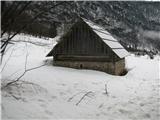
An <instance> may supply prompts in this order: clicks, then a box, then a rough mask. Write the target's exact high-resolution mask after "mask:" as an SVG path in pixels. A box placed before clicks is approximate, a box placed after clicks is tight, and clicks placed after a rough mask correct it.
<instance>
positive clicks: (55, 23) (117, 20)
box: [2, 1, 160, 51]
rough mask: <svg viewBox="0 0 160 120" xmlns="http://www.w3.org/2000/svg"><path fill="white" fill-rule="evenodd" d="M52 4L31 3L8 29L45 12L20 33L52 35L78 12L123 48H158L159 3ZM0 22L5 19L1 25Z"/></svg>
mask: <svg viewBox="0 0 160 120" xmlns="http://www.w3.org/2000/svg"><path fill="white" fill-rule="evenodd" d="M23 3H25V2H23ZM55 3H58V2H52V1H48V2H44V1H42V2H37V1H36V2H32V3H31V5H30V6H29V7H28V9H27V10H26V12H25V14H23V15H22V16H21V17H20V19H19V20H17V23H16V24H15V27H12V28H13V29H17V28H18V27H19V26H20V25H21V24H22V25H23V24H24V22H25V21H27V20H30V19H31V18H32V17H34V16H35V15H36V14H37V13H41V12H44V11H46V12H45V13H44V14H42V15H41V16H39V17H38V19H37V20H36V21H34V23H32V24H30V25H29V26H28V27H27V28H26V29H25V30H24V32H26V33H30V34H33V35H39V36H47V37H54V36H55V35H56V30H57V31H58V33H61V32H62V31H66V30H67V29H68V27H65V26H71V25H72V24H73V23H74V21H75V20H76V18H77V15H79V16H82V17H84V18H86V19H88V20H91V21H93V22H95V23H97V24H99V25H101V26H103V27H104V28H105V29H106V30H108V31H109V32H110V33H112V34H113V35H114V37H116V38H117V39H118V40H119V41H120V42H121V44H122V45H123V46H125V47H127V46H130V47H133V48H138V49H142V50H143V49H148V50H154V51H155V50H160V2H144V1H140V2H134V1H131V2H129V1H92V2H91V1H75V2H73V1H70V2H65V4H61V5H59V6H57V7H55V8H54V9H50V8H51V7H52V6H54V5H55ZM2 10H3V9H2ZM2 18H3V17H2ZM3 23H4V24H5V19H4V22H3V19H2V26H3Z"/></svg>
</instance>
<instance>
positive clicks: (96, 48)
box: [47, 18, 128, 75]
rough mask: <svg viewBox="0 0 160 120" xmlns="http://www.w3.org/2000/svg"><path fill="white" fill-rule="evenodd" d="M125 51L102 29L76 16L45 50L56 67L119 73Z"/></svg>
mask: <svg viewBox="0 0 160 120" xmlns="http://www.w3.org/2000/svg"><path fill="white" fill-rule="evenodd" d="M127 55H128V52H127V51H126V50H125V49H124V48H123V46H122V45H121V44H120V43H119V42H118V41H117V40H116V39H115V38H113V37H112V35H111V34H110V33H109V32H107V31H106V30H105V29H104V28H102V27H100V26H98V25H96V24H95V23H93V22H91V21H88V20H86V19H83V18H80V19H79V20H78V21H77V22H76V23H75V24H74V25H73V26H72V27H71V28H70V29H69V30H68V32H67V33H66V34H64V35H63V36H62V37H61V38H60V41H59V42H58V43H57V44H56V45H55V46H54V48H53V49H52V50H51V51H50V52H49V53H48V55H47V57H49V56H53V61H54V62H53V64H54V65H57V66H64V67H71V68H79V69H93V70H100V71H104V72H107V73H109V74H114V75H119V74H121V73H122V72H123V70H124V69H125V59H124V58H125V56H127Z"/></svg>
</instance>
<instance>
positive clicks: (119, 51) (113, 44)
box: [82, 18, 129, 58]
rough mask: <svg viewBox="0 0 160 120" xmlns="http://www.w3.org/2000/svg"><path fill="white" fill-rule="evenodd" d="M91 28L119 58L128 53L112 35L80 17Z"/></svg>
mask: <svg viewBox="0 0 160 120" xmlns="http://www.w3.org/2000/svg"><path fill="white" fill-rule="evenodd" d="M82 19H83V21H85V22H86V23H87V24H88V25H89V26H90V27H91V28H92V30H93V31H94V32H95V33H96V34H97V35H98V36H99V37H100V38H101V39H102V40H103V41H104V42H105V43H106V44H107V45H108V46H109V47H110V48H111V49H112V50H113V52H114V53H115V54H116V55H118V56H119V57H120V58H124V57H126V56H128V55H129V53H128V52H127V51H126V50H125V49H124V47H123V46H122V45H121V44H120V43H119V42H118V40H116V39H115V38H114V37H112V35H111V34H110V33H109V32H108V31H106V30H105V29H104V28H103V27H100V26H98V25H96V24H95V23H93V22H91V21H88V20H86V19H84V18H82Z"/></svg>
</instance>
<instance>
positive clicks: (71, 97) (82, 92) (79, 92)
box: [67, 92, 84, 102]
mask: <svg viewBox="0 0 160 120" xmlns="http://www.w3.org/2000/svg"><path fill="white" fill-rule="evenodd" d="M81 93H84V92H78V93H76V94H74V95H73V96H72V97H70V98H69V99H68V100H67V101H68V102H70V101H71V100H72V99H73V98H74V97H76V96H77V95H79V94H81Z"/></svg>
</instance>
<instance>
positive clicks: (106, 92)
mask: <svg viewBox="0 0 160 120" xmlns="http://www.w3.org/2000/svg"><path fill="white" fill-rule="evenodd" d="M105 94H106V95H108V89H107V84H105Z"/></svg>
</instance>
